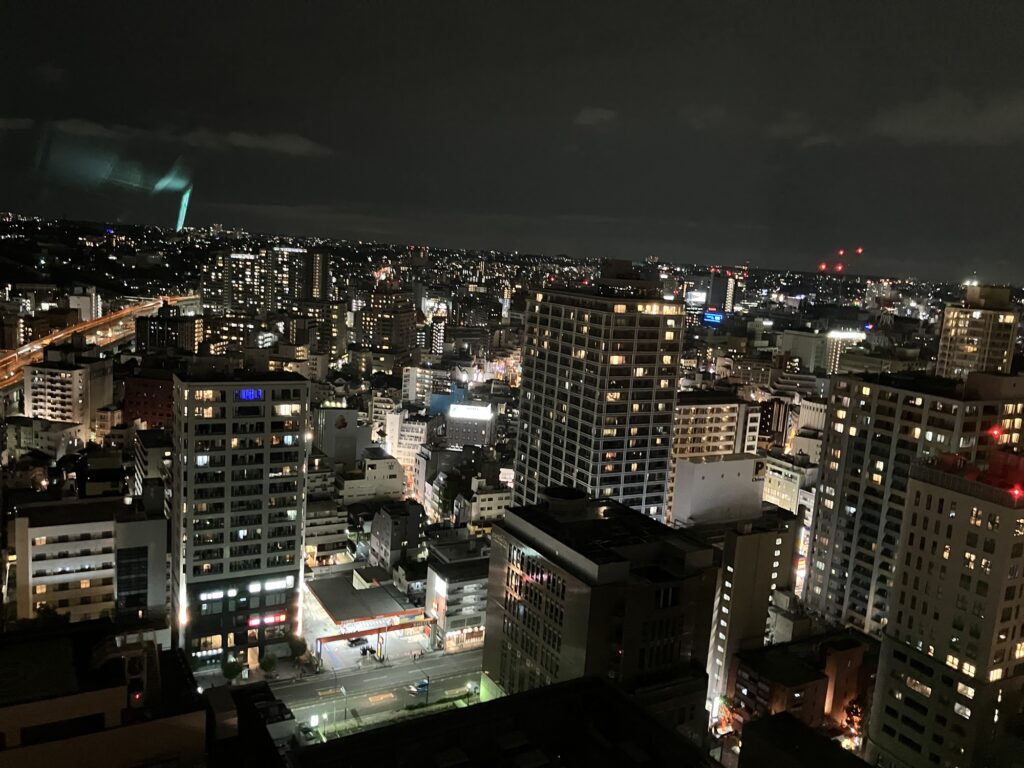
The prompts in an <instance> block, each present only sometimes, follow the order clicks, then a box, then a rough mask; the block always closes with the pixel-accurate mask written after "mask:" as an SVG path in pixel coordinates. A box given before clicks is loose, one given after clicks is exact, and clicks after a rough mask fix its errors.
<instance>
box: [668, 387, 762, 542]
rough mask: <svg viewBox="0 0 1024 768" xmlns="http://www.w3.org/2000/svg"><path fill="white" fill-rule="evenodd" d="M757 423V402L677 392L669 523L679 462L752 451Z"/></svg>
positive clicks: (703, 393)
mask: <svg viewBox="0 0 1024 768" xmlns="http://www.w3.org/2000/svg"><path fill="white" fill-rule="evenodd" d="M760 424H761V410H760V408H759V407H758V404H757V403H751V402H747V401H745V400H740V399H739V398H736V397H734V396H732V395H729V394H725V393H722V392H680V393H679V394H678V395H677V397H676V401H675V411H674V412H673V416H672V459H671V463H670V466H669V478H668V510H669V516H668V522H672V520H674V519H676V517H677V515H676V514H675V512H674V510H673V506H674V504H675V498H676V486H677V485H679V479H678V478H677V470H678V467H679V465H680V463H682V462H685V461H686V460H688V459H705V458H710V457H720V456H728V455H731V454H749V453H754V452H755V451H757V436H758V430H759V428H760ZM680 488H683V486H680Z"/></svg>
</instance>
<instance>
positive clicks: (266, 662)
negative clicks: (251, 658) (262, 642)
mask: <svg viewBox="0 0 1024 768" xmlns="http://www.w3.org/2000/svg"><path fill="white" fill-rule="evenodd" d="M260 669H262V670H263V671H264V672H266V673H267V674H268V675H272V674H273V673H274V670H275V669H277V656H274V655H273V654H270V653H268V654H266V655H265V656H264V657H263V658H262V659H260Z"/></svg>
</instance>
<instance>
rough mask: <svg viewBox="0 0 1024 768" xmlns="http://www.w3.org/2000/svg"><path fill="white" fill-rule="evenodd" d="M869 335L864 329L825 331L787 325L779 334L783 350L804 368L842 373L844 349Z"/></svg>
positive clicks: (781, 349)
mask: <svg viewBox="0 0 1024 768" xmlns="http://www.w3.org/2000/svg"><path fill="white" fill-rule="evenodd" d="M866 338H867V335H866V334H865V333H864V332H863V331H850V330H838V329H835V330H831V331H827V332H825V333H819V332H812V331H797V330H790V329H787V330H785V331H783V332H782V333H781V334H779V351H780V352H781V353H782V354H783V355H785V356H786V357H788V358H789V359H790V360H792V361H794V362H798V363H799V367H800V369H801V370H805V371H809V372H811V373H814V372H815V371H823V372H824V373H825V374H827V375H829V376H831V375H833V374H835V373H839V371H840V369H841V362H842V356H843V353H844V352H845V351H846V350H847V349H849V348H850V347H852V346H854V345H855V344H858V343H860V342H862V341H864V339H866Z"/></svg>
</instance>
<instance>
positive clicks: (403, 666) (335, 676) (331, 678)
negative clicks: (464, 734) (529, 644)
mask: <svg viewBox="0 0 1024 768" xmlns="http://www.w3.org/2000/svg"><path fill="white" fill-rule="evenodd" d="M482 662H483V651H481V650H475V651H466V652H464V653H456V654H449V655H444V654H441V653H439V652H438V653H435V654H428V655H427V656H425V657H423V658H422V659H419V660H417V661H412V660H409V659H406V660H401V661H399V662H398V663H396V664H394V665H389V666H385V665H382V664H381V663H380V662H376V661H374V662H371V663H372V665H373V666H369V667H366V668H364V669H361V670H359V671H355V672H344V671H340V670H339V671H336V672H332V671H324V672H321V673H320V674H317V675H313V676H310V677H306V678H303V679H301V680H282V681H281V682H277V683H273V682H272V683H271V686H272V687H273V689H274V693H275V695H276V696H277V697H278V698H279V699H281V700H282V701H284V702H285V703H286V704H288V706H289V707H290V708H291V710H292V712H293V713H294V714H295V719H296V720H297V721H300V722H307V723H311V724H313V725H314V727H317V728H319V729H320V730H321V732H327V733H330V731H331V730H332V729H333V728H334V727H335V726H334V725H333V724H334V723H336V722H344V721H347V720H349V719H353V720H355V721H356V722H361V721H362V720H363V719H364V718H366V717H368V716H372V715H380V714H383V713H386V712H396V713H397V712H401V711H404V710H405V709H406V707H408V706H409V705H413V704H421V703H425V702H426V701H427V698H428V697H427V694H413V693H410V692H409V690H408V687H409V686H410V685H414V684H415V683H417V682H418V681H420V680H423V679H425V678H429V679H430V692H429V700H430V702H431V703H433V702H435V701H438V700H440V699H444V698H452V697H455V696H458V695H461V694H463V693H465V692H467V690H468V689H469V686H476V685H478V684H479V682H480V670H481V665H482ZM342 689H344V691H345V693H342Z"/></svg>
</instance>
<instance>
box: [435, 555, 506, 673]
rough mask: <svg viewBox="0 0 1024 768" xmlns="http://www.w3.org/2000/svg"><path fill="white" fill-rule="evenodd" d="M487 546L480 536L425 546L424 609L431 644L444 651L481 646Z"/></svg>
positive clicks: (484, 624)
mask: <svg viewBox="0 0 1024 768" xmlns="http://www.w3.org/2000/svg"><path fill="white" fill-rule="evenodd" d="M489 555H490V548H489V547H488V546H487V545H486V544H485V543H484V542H483V541H481V540H479V539H471V540H469V541H452V542H444V543H440V542H439V543H437V544H432V545H430V546H428V555H427V592H426V604H425V605H426V611H427V615H428V616H430V617H431V618H432V619H434V621H435V622H436V623H435V624H433V625H432V626H431V634H432V640H433V643H434V647H435V648H437V649H438V650H443V651H444V652H445V653H457V652H459V651H469V650H472V649H474V648H482V647H483V644H484V628H485V626H486V613H487V574H488V563H489V561H490V560H489Z"/></svg>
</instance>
